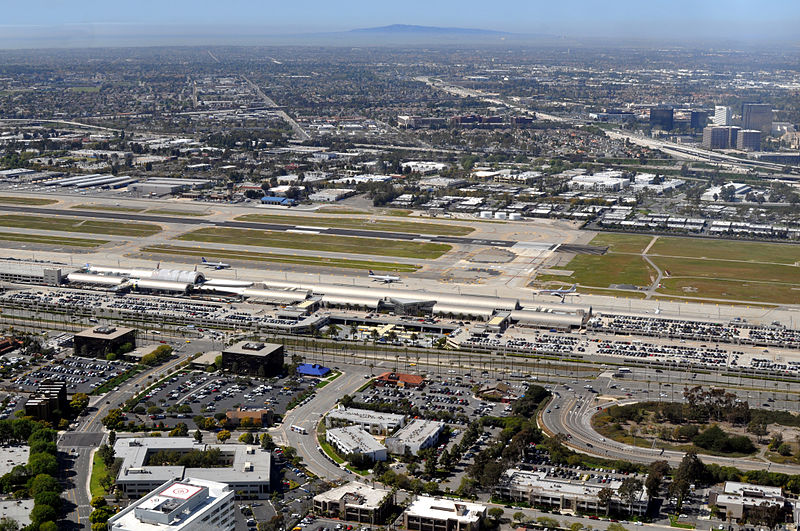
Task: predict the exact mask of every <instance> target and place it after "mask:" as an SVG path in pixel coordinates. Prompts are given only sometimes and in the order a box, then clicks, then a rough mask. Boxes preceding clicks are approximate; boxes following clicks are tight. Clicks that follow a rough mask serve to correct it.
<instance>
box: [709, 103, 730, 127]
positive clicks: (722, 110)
mask: <svg viewBox="0 0 800 531" xmlns="http://www.w3.org/2000/svg"><path fill="white" fill-rule="evenodd" d="M732 121H733V119H732V116H731V108H730V107H725V106H724V105H717V106H716V107H714V125H732V124H731V122H732Z"/></svg>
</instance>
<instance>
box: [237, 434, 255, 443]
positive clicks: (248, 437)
mask: <svg viewBox="0 0 800 531" xmlns="http://www.w3.org/2000/svg"><path fill="white" fill-rule="evenodd" d="M239 442H241V443H244V444H253V434H252V433H250V432H249V431H248V432H245V433H243V434H241V435H239Z"/></svg>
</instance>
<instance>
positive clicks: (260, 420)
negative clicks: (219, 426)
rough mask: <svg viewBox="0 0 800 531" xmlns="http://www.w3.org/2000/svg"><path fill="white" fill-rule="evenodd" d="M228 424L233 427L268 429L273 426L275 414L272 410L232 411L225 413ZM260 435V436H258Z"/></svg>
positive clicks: (239, 409) (240, 408) (240, 409)
mask: <svg viewBox="0 0 800 531" xmlns="http://www.w3.org/2000/svg"><path fill="white" fill-rule="evenodd" d="M225 418H226V419H227V422H228V424H230V425H231V426H233V427H239V426H242V427H250V426H257V427H263V428H268V427H270V426H272V422H273V418H274V413H273V411H272V410H271V409H242V407H241V406H239V408H238V409H232V410H228V411H226V412H225ZM256 435H258V434H256Z"/></svg>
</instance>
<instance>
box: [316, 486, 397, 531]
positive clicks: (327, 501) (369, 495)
mask: <svg viewBox="0 0 800 531" xmlns="http://www.w3.org/2000/svg"><path fill="white" fill-rule="evenodd" d="M392 505H393V496H392V491H390V490H388V489H381V488H376V487H370V486H369V485H365V484H364V483H358V482H355V481H353V482H351V483H347V484H345V485H342V486H341V487H337V488H335V489H331V490H329V491H327V492H323V493H322V494H317V495H316V496H314V512H315V513H316V514H317V516H321V517H328V518H338V519H340V520H345V521H348V522H359V523H361V524H370V525H376V524H377V525H380V524H383V523H384V522H385V520H386V518H387V517H388V516H389V511H390V510H391V508H392Z"/></svg>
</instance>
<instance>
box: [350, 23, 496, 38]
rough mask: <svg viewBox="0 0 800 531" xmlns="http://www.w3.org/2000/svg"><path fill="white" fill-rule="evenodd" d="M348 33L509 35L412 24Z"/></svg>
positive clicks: (472, 29)
mask: <svg viewBox="0 0 800 531" xmlns="http://www.w3.org/2000/svg"><path fill="white" fill-rule="evenodd" d="M348 33H357V34H362V35H363V34H368V33H369V34H374V35H392V34H394V35H398V34H399V35H409V36H412V35H426V36H430V35H486V36H495V35H510V33H508V32H505V31H495V30H485V29H476V28H442V27H437V26H416V25H413V24H391V25H389V26H380V27H377V28H358V29H353V30H350V31H349V32H348Z"/></svg>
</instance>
